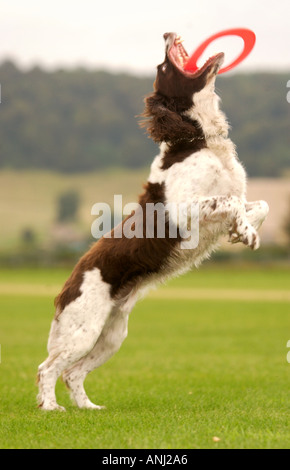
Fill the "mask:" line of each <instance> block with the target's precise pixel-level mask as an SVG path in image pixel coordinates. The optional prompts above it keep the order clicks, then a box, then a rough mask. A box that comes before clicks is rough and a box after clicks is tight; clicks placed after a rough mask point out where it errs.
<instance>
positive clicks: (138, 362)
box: [0, 266, 290, 449]
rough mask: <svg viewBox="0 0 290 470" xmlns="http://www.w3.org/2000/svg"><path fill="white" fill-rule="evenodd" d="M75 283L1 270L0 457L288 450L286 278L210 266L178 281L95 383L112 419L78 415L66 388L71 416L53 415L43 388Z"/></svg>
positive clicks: (289, 303)
mask: <svg viewBox="0 0 290 470" xmlns="http://www.w3.org/2000/svg"><path fill="white" fill-rule="evenodd" d="M67 275H68V272H67V271H66V270H56V269H51V270H33V269H30V270H18V271H12V270H11V271H9V270H0V293H1V299H0V311H1V319H0V343H1V364H0V372H1V374H0V396H1V409H0V447H1V448H26V449H28V448H97V449H137V448H142V449H146V448H147V449H162V448H163V449H190V448H192V449H196V448H228V449H229V448H244V449H246V448H264V449H266V448H288V449H289V448H290V427H289V412H290V404H289V374H290V364H289V363H288V362H287V360H286V356H287V352H288V350H287V348H286V344H287V342H288V340H289V339H290V315H289V313H290V312H289V309H290V299H289V297H288V298H287V296H286V297H285V292H287V291H288V292H289V279H290V272H289V269H285V268H284V269H282V268H279V269H278V268H263V269H259V268H244V269H243V270H242V271H241V270H238V269H225V268H223V267H215V268H214V269H213V268H211V267H210V266H209V267H206V266H205V267H202V268H201V269H200V270H199V271H195V272H193V273H189V274H188V275H187V276H184V277H182V278H179V279H177V280H174V281H172V282H171V283H169V284H168V285H167V286H165V287H162V288H161V289H159V290H157V291H156V292H154V293H152V294H151V295H149V296H148V297H147V298H146V299H144V300H143V301H140V302H139V303H138V304H137V305H136V307H135V309H134V310H133V312H132V314H131V318H130V322H129V336H128V338H127V339H126V341H125V342H124V344H123V346H122V348H121V350H120V351H119V353H118V354H117V355H115V356H114V357H113V358H112V359H111V360H110V361H109V362H108V363H106V364H105V365H104V366H103V367H101V368H100V369H99V370H97V371H94V372H92V373H91V374H90V375H89V376H88V378H87V380H86V389H87V392H88V395H89V397H90V398H91V400H92V401H94V402H95V403H97V404H100V405H106V409H105V410H102V411H98V412H96V411H89V410H78V409H77V408H75V406H74V405H73V404H72V403H71V402H70V399H69V396H68V393H67V391H66V389H65V387H64V385H63V384H62V383H61V382H59V383H58V385H57V396H58V402H59V403H60V404H61V405H63V406H65V407H66V410H67V411H66V413H60V412H52V413H48V412H43V411H41V410H39V409H37V407H36V394H37V388H36V386H35V376H36V371H37V366H38V364H39V363H40V362H42V361H43V360H44V358H45V357H46V341H47V335H48V330H49V326H50V321H51V318H52V315H53V296H54V295H56V294H57V290H58V288H59V286H60V285H61V284H62V283H63V282H64V280H65V279H66V277H67ZM13 289H14V290H13ZM54 290H55V292H54ZM219 290H221V291H222V292H224V296H223V298H222V299H221V298H216V297H217V292H218V291H219ZM206 291H207V292H208V296H207V297H206V296H204V295H201V293H203V294H204V292H206ZM227 292H228V293H229V296H228V298H227ZM239 292H240V295H239ZM158 293H160V295H159V294H158ZM184 293H187V294H188V295H184ZM233 293H234V295H236V294H237V298H236V299H235V298H233V297H234V295H232V294H233ZM247 293H257V296H256V298H255V300H253V299H252V297H251V296H247V295H246V294H247ZM263 293H264V294H265V298H264V296H263ZM269 293H270V294H271V293H273V300H271V295H269ZM274 294H275V295H274ZM280 294H281V297H279V296H280ZM158 295H159V296H158ZM191 296H192V298H191ZM167 297H168V298H167ZM285 299H286V300H285ZM214 436H216V437H218V438H219V439H220V440H219V441H218V442H214V441H213V437H214Z"/></svg>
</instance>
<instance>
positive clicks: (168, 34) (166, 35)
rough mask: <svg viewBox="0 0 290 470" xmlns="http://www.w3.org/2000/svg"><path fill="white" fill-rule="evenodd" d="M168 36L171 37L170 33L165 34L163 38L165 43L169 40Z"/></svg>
mask: <svg viewBox="0 0 290 470" xmlns="http://www.w3.org/2000/svg"><path fill="white" fill-rule="evenodd" d="M168 36H170V33H164V34H163V37H164V39H165V41H166V39H167V38H168Z"/></svg>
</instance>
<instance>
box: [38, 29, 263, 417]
mask: <svg viewBox="0 0 290 470" xmlns="http://www.w3.org/2000/svg"><path fill="white" fill-rule="evenodd" d="M164 39H165V44H166V55H165V60H164V62H163V63H162V64H161V65H159V66H158V68H157V77H156V80H155V83H154V90H155V91H154V92H153V93H152V94H151V95H149V96H148V97H147V98H146V100H145V104H146V106H145V111H144V113H143V126H146V128H147V131H148V133H149V135H150V136H151V137H152V138H153V139H154V140H155V141H156V142H158V143H159V144H160V153H159V155H158V156H157V157H156V158H155V159H154V161H153V163H152V166H151V172H150V175H149V178H148V181H147V184H146V186H145V191H144V193H143V194H142V195H141V196H140V199H139V204H140V206H141V208H144V209H145V206H146V204H147V203H151V204H152V203H153V204H157V203H163V204H164V205H167V204H168V207H170V204H171V203H174V204H177V205H178V204H184V203H185V204H192V203H196V204H198V207H199V243H198V245H197V246H195V247H194V248H187V249H182V247H181V244H182V237H181V236H180V233H179V232H178V233H177V235H176V236H175V237H173V238H172V237H170V236H169V222H170V216H171V214H170V209H169V215H168V214H167V215H168V217H167V219H166V223H165V235H164V237H161V238H159V237H157V236H155V235H154V236H153V238H152V237H150V238H149V237H146V236H144V237H142V238H141V237H133V238H129V239H128V238H126V237H125V236H121V237H119V238H114V230H113V231H112V233H111V235H112V236H111V238H107V237H103V238H101V239H100V240H99V241H98V242H97V243H95V244H94V245H93V246H92V248H91V249H90V250H89V251H88V252H87V253H86V254H85V255H84V256H83V257H82V258H81V259H80V261H79V262H78V263H77V265H76V267H75V268H74V270H73V272H72V274H71V276H70V277H69V279H68V280H67V281H66V283H65V285H64V287H63V289H62V291H61V293H60V294H59V295H58V297H57V298H56V300H55V306H56V313H55V317H54V319H53V321H52V325H51V330H50V335H49V340H48V353H49V355H48V358H47V359H46V360H45V361H44V362H43V363H42V364H41V365H40V366H39V369H38V383H39V395H38V401H39V407H41V408H42V409H44V410H55V409H61V410H63V409H64V408H63V407H61V406H59V405H58V404H57V402H56V397H55V384H56V381H57V378H58V377H59V376H60V375H61V374H62V376H63V379H64V381H65V383H66V384H67V386H68V388H69V389H70V391H71V394H72V397H73V398H74V400H75V402H76V404H77V405H78V406H79V407H80V408H92V409H100V408H102V407H100V406H97V405H94V404H93V403H92V402H91V401H90V400H89V398H88V397H87V395H86V393H85V390H84V386H83V383H84V380H85V378H86V376H87V374H88V373H89V372H91V371H92V370H93V369H95V368H97V367H99V366H101V365H102V364H103V363H104V362H106V361H107V360H108V359H109V358H110V357H111V356H112V355H113V354H114V353H116V352H117V351H118V349H119V348H120V346H121V344H122V342H123V341H124V339H125V338H126V336H127V324H128V316H129V313H130V311H131V310H132V308H133V306H134V304H135V302H136V301H137V299H138V297H139V296H140V293H141V292H144V290H145V288H147V287H150V286H152V285H154V284H156V283H158V282H161V281H164V280H166V279H168V278H170V277H173V276H176V275H179V274H181V273H184V272H186V271H188V270H189V269H191V268H192V267H193V266H198V265H199V264H200V263H201V261H202V260H203V259H205V258H207V257H208V256H209V255H210V253H211V252H212V250H213V249H214V248H215V247H216V246H217V244H218V241H219V239H220V237H221V236H222V235H226V234H229V237H230V241H231V242H233V243H235V242H238V241H240V242H242V243H244V244H245V245H248V246H249V247H251V248H252V249H257V248H258V247H259V236H258V234H257V229H258V228H259V227H260V225H261V223H262V222H263V220H264V219H265V217H266V215H267V213H268V205H267V203H266V202H264V201H256V202H251V203H248V202H247V201H246V175H245V171H244V169H243V167H242V165H241V164H240V162H239V161H238V158H237V155H236V152H235V146H234V144H233V143H232V142H231V140H230V139H229V138H228V124H227V121H226V118H225V115H224V114H223V113H222V112H221V111H220V109H219V98H218V96H217V95H216V94H215V91H214V85H215V78H216V74H217V72H218V70H219V68H220V67H221V64H222V62H223V58H224V54H222V53H220V54H217V55H216V56H214V57H211V58H210V59H209V60H208V61H207V62H206V63H205V65H204V66H203V67H202V68H200V69H199V70H197V71H196V72H195V73H190V72H186V71H184V69H183V67H184V64H185V62H186V60H187V59H188V55H187V53H186V51H185V49H184V48H183V46H182V44H181V40H180V38H179V37H178V36H177V35H176V34H175V33H166V34H165V35H164ZM167 212H168V211H167ZM145 213H146V211H144V213H143V214H145ZM155 221H156V218H155ZM139 222H140V224H143V228H142V230H143V233H144V235H145V232H146V217H145V215H143V217H140V218H139ZM134 223H135V224H136V223H138V222H136V219H135V220H134ZM123 224H124V222H123Z"/></svg>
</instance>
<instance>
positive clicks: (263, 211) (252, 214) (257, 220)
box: [245, 201, 269, 230]
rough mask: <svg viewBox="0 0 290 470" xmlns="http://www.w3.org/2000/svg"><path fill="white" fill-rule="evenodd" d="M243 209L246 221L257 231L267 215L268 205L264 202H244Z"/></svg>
mask: <svg viewBox="0 0 290 470" xmlns="http://www.w3.org/2000/svg"><path fill="white" fill-rule="evenodd" d="M245 207H246V216H247V219H248V220H249V221H250V223H251V224H252V225H253V227H255V229H256V230H258V229H259V228H260V227H261V225H262V223H263V222H264V220H265V219H266V217H267V215H268V212H269V206H268V204H267V203H266V201H253V202H246V204H245Z"/></svg>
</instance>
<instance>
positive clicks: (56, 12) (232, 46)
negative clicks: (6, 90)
mask: <svg viewBox="0 0 290 470" xmlns="http://www.w3.org/2000/svg"><path fill="white" fill-rule="evenodd" d="M0 13H1V14H0V61H2V60H3V59H6V58H12V59H14V60H16V61H17V63H18V64H19V65H21V66H23V67H30V66H32V65H36V64H38V65H41V66H43V67H46V68H49V69H54V68H57V67H74V66H76V65H82V66H87V67H90V68H100V67H102V68H106V69H109V70H117V71H119V70H122V71H125V70H127V71H129V72H133V73H137V74H143V73H146V74H152V73H154V72H155V67H156V65H157V64H158V63H160V62H161V61H162V60H163V56H164V44H163V38H162V35H163V33H164V32H167V31H176V32H178V33H180V34H181V35H182V37H183V38H184V40H185V42H184V46H185V48H186V49H187V51H188V52H189V53H191V52H193V50H194V49H195V48H196V47H197V46H198V45H199V44H200V43H201V42H203V41H204V39H206V38H207V37H208V36H210V35H212V34H213V33H216V32H218V31H221V30H223V29H228V28H233V27H246V28H250V29H252V30H253V31H254V32H255V33H256V36H257V42H256V46H255V48H254V50H253V52H252V53H251V55H250V56H249V57H248V58H247V59H246V60H245V61H244V62H243V64H241V65H240V66H239V67H238V68H236V69H235V71H247V70H251V71H252V70H261V69H264V70H283V69H284V70H289V71H290V1H289V0H275V1H273V0H241V1H237V0H199V1H196V0H174V1H172V0H145V1H144V2H139V1H137V0H134V1H133V0H123V1H122V0H118V1H117V0H107V1H106V0H101V1H100V0H49V1H42V0H1V3H0ZM242 44H243V43H242V40H241V39H239V38H235V37H228V38H227V39H220V40H218V41H216V42H215V43H214V44H213V45H212V46H211V47H210V48H209V49H208V50H207V51H206V53H205V57H204V59H206V58H207V57H209V56H210V55H211V54H212V53H214V52H220V51H224V52H225V54H226V63H228V62H229V61H230V59H233V58H235V57H236V56H237V55H238V53H239V52H240V51H241V49H242Z"/></svg>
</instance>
